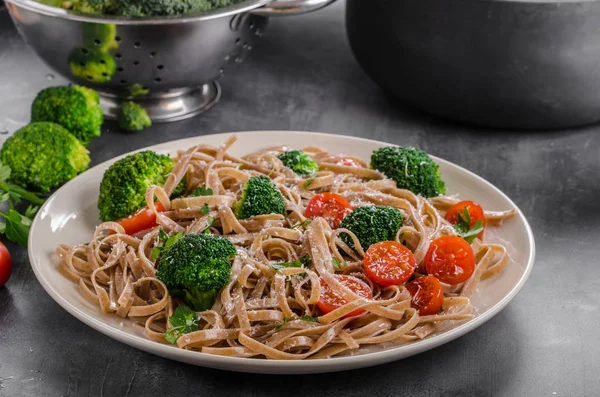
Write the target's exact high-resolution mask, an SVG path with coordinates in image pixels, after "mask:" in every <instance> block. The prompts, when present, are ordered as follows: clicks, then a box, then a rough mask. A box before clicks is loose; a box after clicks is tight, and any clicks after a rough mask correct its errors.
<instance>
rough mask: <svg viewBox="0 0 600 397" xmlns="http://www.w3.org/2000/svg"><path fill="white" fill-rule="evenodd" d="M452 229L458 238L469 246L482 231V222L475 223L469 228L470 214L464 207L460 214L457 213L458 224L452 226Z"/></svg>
mask: <svg viewBox="0 0 600 397" xmlns="http://www.w3.org/2000/svg"><path fill="white" fill-rule="evenodd" d="M454 229H455V230H456V233H458V235H459V236H460V237H462V238H463V239H465V240H466V241H467V242H468V243H469V244H471V243H472V242H473V240H475V237H477V235H478V234H479V233H481V231H482V230H483V222H482V221H477V222H475V224H474V225H473V227H471V214H469V210H468V209H467V207H465V208H464V210H463V212H462V213H460V212H459V213H458V222H457V223H456V225H454Z"/></svg>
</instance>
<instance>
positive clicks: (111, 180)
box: [98, 150, 181, 222]
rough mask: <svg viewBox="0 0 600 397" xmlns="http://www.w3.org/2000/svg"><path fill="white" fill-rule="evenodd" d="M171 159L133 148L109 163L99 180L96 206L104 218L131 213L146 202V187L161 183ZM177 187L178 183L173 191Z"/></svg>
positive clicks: (101, 217)
mask: <svg viewBox="0 0 600 397" xmlns="http://www.w3.org/2000/svg"><path fill="white" fill-rule="evenodd" d="M174 165H175V162H174V161H173V160H172V159H171V158H170V157H169V156H165V155H160V154H158V153H155V152H153V151H151V150H146V151H143V152H137V153H134V154H131V155H129V156H127V157H124V158H122V159H120V160H118V161H116V162H115V163H114V164H113V165H111V166H110V167H109V168H108V169H107V170H106V172H104V176H103V177H102V182H101V183H100V197H99V198H98V209H99V210H100V219H101V220H102V221H104V222H108V221H114V220H117V219H120V218H124V217H126V216H129V215H131V214H133V213H134V212H135V211H137V210H138V209H140V208H142V207H143V206H144V205H145V204H146V200H145V195H146V190H147V189H148V188H149V187H150V186H152V185H158V186H160V185H162V184H163V183H164V182H165V180H166V179H167V176H168V175H169V173H170V172H171V170H172V169H173V167H174ZM180 190H181V188H180V187H178V189H177V190H176V192H175V193H174V194H177V192H178V191H180Z"/></svg>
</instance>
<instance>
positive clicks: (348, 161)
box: [335, 157, 362, 167]
mask: <svg viewBox="0 0 600 397" xmlns="http://www.w3.org/2000/svg"><path fill="white" fill-rule="evenodd" d="M335 165H343V166H346V167H362V164H361V163H359V162H358V161H356V160H354V159H351V158H349V157H344V158H342V159H339V160H338V161H336V163H335Z"/></svg>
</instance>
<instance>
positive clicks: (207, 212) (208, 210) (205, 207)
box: [200, 203, 210, 214]
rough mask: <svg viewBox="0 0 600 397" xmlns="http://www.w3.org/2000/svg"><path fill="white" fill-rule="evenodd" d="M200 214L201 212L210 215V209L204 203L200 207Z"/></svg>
mask: <svg viewBox="0 0 600 397" xmlns="http://www.w3.org/2000/svg"><path fill="white" fill-rule="evenodd" d="M200 212H202V213H203V214H209V213H210V207H209V206H208V203H204V207H202V209H201V210H200Z"/></svg>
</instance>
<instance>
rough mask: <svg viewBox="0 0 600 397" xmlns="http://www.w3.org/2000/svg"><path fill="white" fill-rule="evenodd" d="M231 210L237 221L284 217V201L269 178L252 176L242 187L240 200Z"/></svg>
mask: <svg viewBox="0 0 600 397" xmlns="http://www.w3.org/2000/svg"><path fill="white" fill-rule="evenodd" d="M233 210H234V212H235V214H236V216H237V217H238V218H239V219H247V218H250V217H251V216H256V215H266V214H282V215H285V200H284V199H283V195H282V194H281V192H280V191H279V190H278V189H277V187H276V186H275V185H274V184H273V182H271V180H270V179H269V177H267V176H264V175H259V176H253V177H251V178H250V179H249V180H248V182H246V184H245V185H244V190H243V192H242V198H241V199H240V201H238V202H237V203H235V205H234V208H233Z"/></svg>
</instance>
